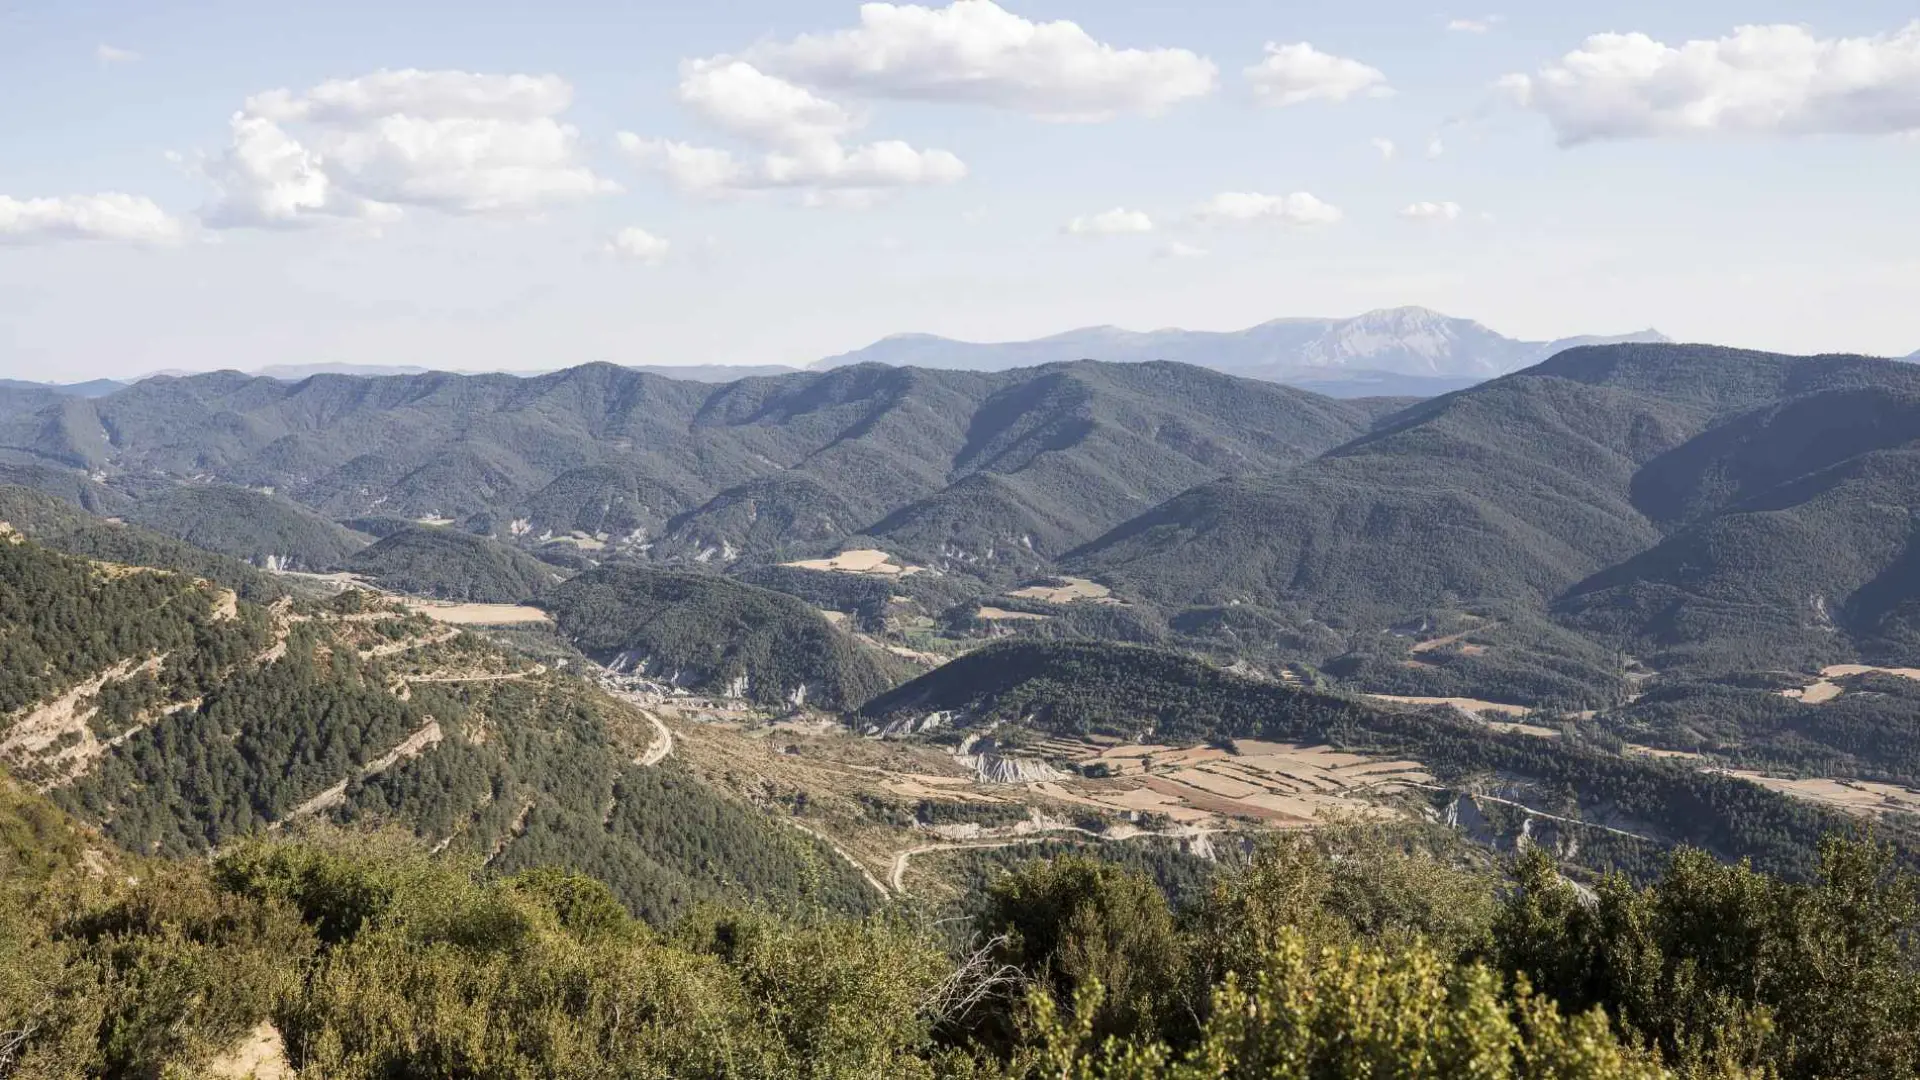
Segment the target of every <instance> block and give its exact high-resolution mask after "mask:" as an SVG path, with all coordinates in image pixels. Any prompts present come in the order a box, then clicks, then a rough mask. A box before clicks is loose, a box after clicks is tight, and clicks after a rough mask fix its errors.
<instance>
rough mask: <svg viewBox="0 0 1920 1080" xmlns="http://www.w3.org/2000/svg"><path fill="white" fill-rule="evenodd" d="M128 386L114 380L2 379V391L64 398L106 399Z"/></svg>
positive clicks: (0, 381) (0, 388)
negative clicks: (59, 381)
mask: <svg viewBox="0 0 1920 1080" xmlns="http://www.w3.org/2000/svg"><path fill="white" fill-rule="evenodd" d="M126 386H127V384H126V383H124V382H119V381H116V380H114V379H95V380H93V381H92V382H82V383H44V382H32V381H29V380H26V379H0V390H9V391H28V392H31V391H40V392H44V393H48V394H59V395H62V396H64V397H82V398H95V397H105V396H107V395H108V394H111V393H113V392H114V391H115V390H122V389H125V388H126Z"/></svg>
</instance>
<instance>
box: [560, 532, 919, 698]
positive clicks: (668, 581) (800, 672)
mask: <svg viewBox="0 0 1920 1080" xmlns="http://www.w3.org/2000/svg"><path fill="white" fill-rule="evenodd" d="M541 604H542V606H544V607H545V608H546V609H547V610H548V611H549V612H551V613H552V614H553V618H554V621H555V623H557V624H558V625H559V627H560V630H561V632H562V633H564V634H566V635H567V636H568V637H569V638H571V639H572V640H573V642H574V644H575V645H577V646H578V647H579V648H580V650H581V651H582V652H585V653H587V654H588V655H589V656H592V657H594V658H596V659H598V660H601V661H602V662H618V663H620V664H621V666H635V667H638V668H641V669H643V670H645V671H647V672H649V673H652V674H654V675H656V676H658V677H660V678H663V679H667V678H673V677H674V676H676V675H677V676H678V679H679V681H680V682H681V683H682V684H683V685H688V686H693V687H697V688H703V689H709V690H724V689H725V688H727V687H728V686H729V685H730V684H735V683H737V682H738V681H740V680H744V694H745V696H747V697H749V698H751V699H753V700H755V701H759V702H763V703H767V704H780V703H786V702H789V701H792V700H793V699H794V698H795V697H796V696H798V695H801V694H802V693H804V698H803V700H804V701H805V702H806V703H808V704H812V705H816V706H822V707H827V708H847V707H851V706H853V705H856V704H858V703H860V702H862V701H865V700H866V699H868V698H870V697H872V696H873V695H875V694H878V693H880V692H882V691H884V690H886V689H887V688H889V687H891V686H893V685H894V684H895V683H896V682H898V681H899V680H900V679H901V678H902V677H904V676H905V675H906V674H907V673H908V672H909V671H910V670H911V669H910V668H908V667H907V666H906V665H905V664H904V663H903V662H902V661H900V660H898V659H897V658H895V657H893V656H891V655H889V654H886V653H883V652H881V651H880V650H878V649H873V648H869V647H866V646H863V645H861V644H860V643H859V642H856V641H855V640H854V639H852V638H851V637H848V636H847V635H845V634H843V633H841V632H840V631H838V630H836V629H834V628H833V627H832V626H831V625H829V624H828V623H827V621H826V620H825V619H824V618H822V617H821V615H820V613H819V612H817V611H815V610H813V609H812V608H810V607H808V606H807V605H806V604H805V603H804V602H802V601H800V600H798V599H795V598H794V597H791V596H787V595H785V594H782V593H776V592H770V591H768V590H765V589H758V588H754V587H753V586H751V585H744V584H741V583H740V582H737V581H732V580H729V579H727V578H722V577H716V576H711V575H703V574H688V573H678V572H671V571H661V570H647V569H641V568H638V567H607V568H604V569H600V570H595V571H591V572H589V573H585V574H582V575H580V576H579V577H576V578H574V579H573V580H571V581H569V582H567V583H566V584H564V585H560V586H558V587H556V588H554V589H553V590H552V591H550V592H549V593H548V594H547V595H546V596H545V597H543V598H542V600H541ZM803 687H804V688H805V689H804V691H802V688H803Z"/></svg>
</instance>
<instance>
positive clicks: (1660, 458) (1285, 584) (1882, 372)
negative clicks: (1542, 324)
mask: <svg viewBox="0 0 1920 1080" xmlns="http://www.w3.org/2000/svg"><path fill="white" fill-rule="evenodd" d="M1388 321H1391V320H1388ZM1468 325H1469V326H1471V324H1468ZM1442 331H1444V332H1445V334H1451V335H1452V336H1451V337H1447V336H1445V334H1443V333H1442ZM1467 333H1468V332H1467V331H1462V330H1460V329H1459V328H1458V327H1456V326H1453V325H1451V324H1449V323H1446V322H1444V321H1443V322H1442V323H1441V324H1438V325H1437V327H1436V328H1435V329H1434V335H1433V336H1432V337H1430V338H1428V339H1426V340H1427V341H1428V343H1429V344H1432V345H1435V349H1434V350H1430V351H1433V354H1434V356H1435V357H1438V356H1441V355H1442V353H1443V352H1444V350H1439V348H1438V345H1439V344H1444V343H1445V342H1447V341H1451V342H1454V343H1458V342H1460V341H1462V340H1464V339H1465V338H1466V336H1467ZM1343 335H1344V336H1343ZM1321 337H1322V338H1323V339H1325V340H1327V341H1332V340H1335V339H1338V340H1340V341H1344V342H1346V343H1347V344H1348V346H1349V348H1348V349H1347V354H1357V350H1358V349H1359V348H1360V346H1359V345H1357V344H1355V343H1356V342H1364V340H1365V338H1364V336H1363V335H1358V334H1357V333H1355V332H1354V331H1353V328H1352V327H1348V328H1345V330H1341V329H1340V328H1331V329H1323V330H1322V331H1321ZM1449 347H1451V346H1449ZM1322 355H1332V354H1331V353H1322ZM1374 355H1375V356H1378V355H1381V354H1380V353H1379V352H1377V351H1376V352H1375V353H1374ZM1446 355H1452V354H1446ZM1483 355H1491V354H1483ZM1509 355H1513V354H1509ZM1503 362H1504V361H1503ZM1455 363H1466V361H1463V360H1457V359H1456V360H1447V361H1446V362H1445V363H1444V364H1443V363H1442V362H1441V361H1440V360H1438V359H1434V360H1433V361H1432V363H1431V365H1430V366H1429V368H1428V370H1429V371H1441V372H1444V371H1449V370H1452V371H1457V370H1460V369H1459V368H1458V367H1448V366H1446V365H1447V364H1455ZM1487 363H1492V361H1487ZM1431 377H1432V378H1442V377H1444V376H1441V375H1433V376H1431ZM0 482H10V483H17V484H25V485H30V486H32V487H35V488H38V489H39V490H42V491H47V492H52V493H55V494H59V495H61V496H62V497H64V498H69V499H73V500H75V501H78V502H80V503H82V504H83V505H86V506H89V507H97V508H98V512H101V513H110V514H112V515H114V516H116V517H121V518H124V519H125V520H127V521H131V522H136V523H141V524H147V525H150V526H151V527H153V528H156V529H161V530H164V531H167V532H169V533H171V534H173V535H176V536H181V537H185V538H188V539H190V540H191V541H192V542H194V543H198V544H203V545H206V546H208V547H211V548H213V549H215V550H217V551H220V552H222V553H224V554H228V555H232V556H235V557H238V558H244V559H249V560H253V561H256V562H269V563H272V564H274V565H283V566H284V565H289V564H291V565H303V566H313V565H320V564H323V563H326V562H328V561H334V560H338V559H340V558H341V557H342V553H343V552H345V551H347V550H348V549H349V547H351V546H352V545H354V544H357V543H358V542H359V540H358V539H357V538H356V537H354V536H351V535H348V534H346V533H344V532H343V531H342V530H340V529H339V528H338V526H337V524H336V523H345V524H347V525H348V526H350V527H351V528H352V529H353V530H354V531H355V532H357V533H362V534H367V535H380V536H386V535H389V534H390V533H391V532H392V528H391V527H392V526H395V525H398V524H405V523H409V522H416V521H431V522H435V523H441V524H451V525H456V526H458V527H459V528H461V529H463V530H465V531H468V532H471V533H474V534H477V535H482V536H487V537H490V538H492V539H493V540H495V541H498V542H500V543H504V544H509V545H512V546H516V547H520V548H522V549H526V550H527V551H529V552H535V553H538V554H539V555H540V556H541V557H543V558H545V559H547V560H548V561H550V562H557V563H558V564H560V565H568V566H572V565H582V566H584V565H586V564H588V563H591V562H605V561H620V560H626V561H633V562H643V563H654V564H669V565H674V566H681V567H697V568H701V569H704V570H708V571H719V570H732V571H736V572H741V573H746V572H750V571H753V570H755V569H757V568H761V567H765V566H766V565H767V564H770V563H781V562H791V561H797V560H805V559H811V558H815V557H818V556H821V555H825V554H832V553H835V552H838V551H842V550H848V549H860V548H880V549H883V550H884V551H886V552H888V553H890V554H892V555H894V556H896V557H897V558H898V559H899V560H900V561H901V563H902V564H908V565H917V566H924V567H928V568H930V569H932V570H936V571H939V572H940V575H941V576H944V577H945V578H947V579H948V580H960V579H965V580H970V581H972V582H974V583H976V585H975V587H976V588H988V589H995V588H1002V587H1005V586H1007V585H1009V584H1012V583H1013V582H1014V581H1015V580H1017V579H1027V578H1030V577H1033V576H1035V575H1049V574H1054V573H1058V572H1065V573H1070V574H1074V575H1076V576H1080V577H1084V578H1088V579H1091V580H1094V581H1096V582H1099V583H1101V584H1103V585H1106V586H1108V587H1110V588H1112V589H1113V590H1114V593H1115V595H1117V596H1119V597H1122V598H1123V599H1124V600H1125V602H1126V605H1127V607H1126V609H1125V610H1124V611H1122V610H1120V609H1117V608H1116V609H1109V610H1108V611H1106V612H1104V613H1103V619H1104V621H1106V622H1109V623H1112V622H1115V621H1116V620H1127V621H1129V625H1130V627H1131V628H1130V629H1128V630H1127V633H1128V634H1130V635H1134V637H1133V638H1130V639H1139V640H1153V635H1155V634H1169V633H1171V634H1174V635H1177V636H1179V637H1180V638H1181V639H1182V640H1187V641H1193V640H1201V641H1206V642H1210V643H1215V644H1218V646H1219V647H1220V648H1221V649H1222V650H1224V651H1228V652H1232V653H1235V654H1247V653H1249V652H1259V651H1261V650H1273V649H1282V650H1283V651H1285V652H1287V653H1288V654H1290V655H1296V656H1298V655H1305V656H1308V657H1309V658H1311V660H1312V661H1313V662H1314V663H1316V664H1328V663H1333V662H1335V661H1336V660H1339V659H1340V658H1342V657H1343V656H1345V657H1347V666H1346V667H1343V668H1340V669H1339V670H1338V671H1337V672H1336V674H1337V675H1338V676H1339V677H1341V678H1351V679H1355V680H1357V681H1359V682H1361V683H1363V684H1365V685H1368V686H1369V687H1370V688H1373V689H1377V690H1379V691H1380V692H1395V693H1421V692H1428V693H1431V692H1433V691H1434V690H1436V689H1445V690H1447V691H1448V692H1449V693H1451V694H1461V693H1464V692H1465V691H1466V690H1468V689H1472V688H1474V687H1475V686H1479V687H1485V686H1486V685H1488V680H1487V679H1485V678H1482V677H1481V676H1474V677H1473V678H1472V679H1469V678H1468V673H1469V672H1470V671H1473V670H1482V669H1485V668H1486V667H1487V666H1488V665H1490V664H1493V663H1494V662H1495V661H1493V660H1488V659H1484V658H1483V654H1481V653H1471V654H1462V656H1461V657H1460V658H1459V659H1457V660H1456V661H1454V663H1456V664H1457V665H1458V666H1457V667H1456V668H1446V667H1445V666H1444V665H1439V666H1436V665H1433V664H1427V663H1420V664H1416V665H1414V666H1411V667H1409V666H1408V665H1407V664H1405V663H1402V662H1401V658H1400V657H1397V656H1395V655H1393V654H1392V653H1391V652H1390V651H1381V650H1379V649H1375V648H1374V646H1372V645H1369V644H1367V642H1366V640H1365V635H1367V634H1373V633H1379V632H1385V631H1393V632H1395V633H1398V632H1399V628H1403V627H1409V626H1411V627H1425V626H1429V625H1454V626H1456V628H1457V629H1465V628H1467V627H1468V626H1478V627H1482V628H1483V632H1484V633H1485V634H1486V635H1489V637H1491V636H1492V635H1494V634H1495V632H1496V631H1495V630H1494V629H1493V628H1496V627H1498V628H1503V629H1500V630H1499V631H1498V633H1500V634H1504V635H1507V637H1508V639H1510V642H1511V643H1510V644H1505V645H1503V644H1502V643H1501V640H1497V639H1496V640H1488V639H1487V638H1483V639H1482V640H1480V641H1478V642H1476V643H1475V644H1476V647H1480V646H1486V645H1491V646H1492V647H1493V648H1494V650H1495V652H1494V654H1493V655H1495V656H1496V657H1498V656H1501V655H1503V652H1502V650H1504V655H1505V656H1507V657H1509V658H1519V659H1517V660H1511V659H1510V660H1508V661H1504V663H1505V666H1504V667H1503V669H1502V670H1503V672H1504V673H1505V674H1503V676H1502V678H1504V679H1507V681H1506V682H1504V683H1501V685H1507V686H1510V687H1515V688H1517V689H1513V690H1511V691H1510V692H1511V694H1512V695H1513V696H1515V697H1518V698H1520V700H1522V701H1538V700H1547V699H1552V700H1561V701H1574V700H1581V701H1588V702H1592V701H1596V700H1602V701H1603V700H1606V699H1608V698H1609V696H1610V695H1612V694H1613V693H1614V692H1615V690H1616V689H1617V688H1616V687H1615V686H1614V683H1615V682H1617V680H1618V678H1619V676H1618V674H1617V669H1618V662H1617V660H1616V659H1614V658H1615V657H1617V656H1618V655H1619V654H1620V653H1626V654H1628V655H1632V656H1636V657H1640V658H1642V659H1643V660H1645V661H1646V662H1647V663H1648V664H1649V665H1652V666H1656V667H1657V669H1658V670H1663V671H1665V670H1676V669H1680V668H1685V669H1691V670H1704V669H1712V670H1730V669H1743V670H1757V669H1762V668H1783V669H1787V670H1795V671H1808V670H1817V669H1818V668H1819V666H1820V665H1823V664H1828V663H1840V662H1848V661H1852V660H1855V659H1859V658H1871V659H1874V660H1876V661H1879V662H1886V663H1892V664H1894V665H1895V666H1904V665H1907V664H1910V663H1913V662H1915V661H1916V660H1920V651H1916V650H1920V367H1916V366H1915V365H1913V364H1909V363H1902V362H1896V361H1889V360H1876V359H1871V358H1866V357H1844V356H1820V357H1799V358H1796V357H1783V356H1775V355H1770V354H1764V353H1753V352H1744V351H1738V350H1730V349H1719V348H1713V347H1708V346H1683V345H1670V344H1625V345H1602V346H1587V347H1578V348H1572V349H1568V350H1565V351H1563V352H1560V353H1558V354H1557V355H1556V356H1554V357H1553V358H1552V359H1550V360H1548V361H1545V362H1543V363H1540V364H1536V365H1534V366H1532V367H1530V368H1527V369H1524V370H1523V371H1521V372H1517V373H1514V374H1511V375H1505V376H1500V377H1498V378H1494V379H1491V380H1487V381H1485V382H1483V383H1482V384H1481V385H1478V386H1475V387H1473V388H1471V389H1468V390H1464V391H1462V392H1459V393H1456V394H1451V395H1448V396H1445V397H1440V398H1435V399H1430V400H1425V401H1421V402H1419V403H1417V404H1416V403H1413V402H1410V401H1408V400H1406V399H1403V398H1379V397H1374V398H1359V399H1349V400H1334V399H1331V398H1329V397H1326V396H1322V395H1317V394H1314V393H1311V392H1308V391H1304V390H1300V389H1297V388H1294V387H1288V386H1281V385H1276V384H1274V383H1272V382H1266V381H1260V380H1254V379H1246V378H1239V377H1235V376H1231V375H1227V374H1224V373H1221V372H1218V371H1213V370H1209V369H1206V368H1202V367H1197V366H1193V365H1188V364H1180V363H1173V362H1162V361H1155V362H1145V363H1141V362H1129V363H1106V362H1100V361H1074V362H1071V363H1055V364H1046V365H1042V366H1039V367H1033V368H1019V369H1013V370H1008V371H997V372H980V371H959V370H929V369H926V368H923V367H908V368H894V367H886V366H882V365H879V364H861V365H856V366H851V367H837V368H833V369H831V370H826V371H813V372H795V373H791V374H786V375H780V376H776V377H771V378H750V379H741V380H737V381H734V382H730V383H726V384H721V385H711V384H703V383H697V382H692V381H688V380H684V379H671V378H663V377H660V376H657V375H651V374H646V373H642V372H637V371H632V370H629V369H625V368H620V367H616V366H614V365H611V364H596V365H588V366H585V367H580V368H574V369H570V370H567V371H561V372H555V373H553V374H550V375H543V376H539V377H534V378H523V377H514V376H507V375H451V374H444V373H441V374H425V375H408V376H398V377H393V378H381V379H369V378H361V377H353V376H343V375H333V376H324V377H317V378H310V379H307V380H304V381H299V382H286V381H282V380H276V379H271V378H266V377H262V376H246V375H241V374H239V373H236V372H219V373H214V374H209V375H197V376H192V377H188V378H153V379H148V380H145V381H143V382H141V383H138V384H136V385H134V386H131V387H128V388H127V389H125V390H122V391H120V392H118V393H115V394H111V395H108V396H106V397H102V398H95V399H79V398H73V397H57V396H54V397H49V396H48V395H47V393H46V392H45V391H42V390H31V389H30V390H24V391H0ZM168 484H185V485H189V488H188V489H186V490H185V491H182V490H170V489H168V488H167V487H166V486H165V485H168ZM156 485H157V487H156ZM215 485H220V486H218V487H216V486H215ZM248 489H251V490H248ZM383 522H384V523H383ZM487 550H489V551H490V550H491V549H487ZM435 558H440V556H435ZM490 559H491V556H488V557H487V558H482V559H479V560H478V561H477V562H476V563H475V565H479V564H480V563H485V562H488V561H489V560H490ZM470 561H471V560H470ZM494 561H497V560H494ZM508 569H509V570H510V569H511V568H510V567H509V568H508ZM928 576H929V577H932V576H933V575H928ZM456 577H458V578H459V581H460V582H465V581H467V580H468V579H470V578H476V577H477V574H476V573H467V572H465V571H462V572H461V573H460V574H459V575H456ZM456 583H458V582H456ZM509 583H510V582H509ZM468 594H472V595H477V593H473V592H472V590H471V589H469V590H468V593H466V594H462V595H468ZM953 603H954V600H953V599H952V598H949V599H948V600H947V601H946V602H945V604H944V606H941V607H939V608H938V610H940V611H946V610H947V609H948V608H950V607H951V606H952V605H953ZM956 617H957V616H956ZM1469 617H1470V619H1471V620H1477V621H1468V622H1459V621H1458V620H1462V619H1469ZM1449 620H1455V621H1454V622H1449ZM1414 632H1417V631H1414ZM1543 643H1544V644H1543ZM1368 649H1372V650H1373V651H1372V652H1368V651H1366V650H1368ZM1542 650H1545V651H1542ZM1556 650H1557V651H1556ZM1368 657H1372V659H1371V660H1369V659H1368ZM1516 664H1519V665H1523V666H1524V667H1525V670H1524V672H1522V673H1520V674H1515V672H1520V671H1521V668H1520V667H1516V666H1515V665H1516ZM1367 665H1372V666H1370V667H1369V666H1367ZM1605 672H1612V673H1611V674H1605V675H1604V677H1601V676H1600V675H1596V674H1594V673H1605ZM1482 675H1484V670H1482ZM1509 676H1510V678H1508V677H1509ZM1453 679H1457V680H1458V683H1459V685H1457V686H1456V685H1454V684H1453V683H1448V682H1446V681H1445V680H1453ZM1465 696H1484V695H1481V694H1466V695H1465ZM1502 700H1504V699H1502Z"/></svg>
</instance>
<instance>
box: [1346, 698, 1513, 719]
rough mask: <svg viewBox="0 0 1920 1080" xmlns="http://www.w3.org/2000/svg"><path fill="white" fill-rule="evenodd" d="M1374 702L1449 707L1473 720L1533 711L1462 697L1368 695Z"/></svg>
mask: <svg viewBox="0 0 1920 1080" xmlns="http://www.w3.org/2000/svg"><path fill="white" fill-rule="evenodd" d="M1367 697H1370V698H1372V699H1373V700H1375V701H1387V702H1392V703H1393V704H1395V705H1451V706H1453V707H1454V708H1456V709H1459V710H1460V711H1461V712H1463V713H1470V714H1472V715H1473V717H1474V718H1475V719H1480V718H1482V717H1484V716H1486V715H1488V714H1493V715H1495V716H1525V715H1527V714H1528V713H1530V712H1532V711H1533V710H1532V709H1530V708H1528V707H1527V706H1525V705H1505V704H1502V703H1500V702H1498V701H1481V700H1480V699H1478V698H1464V697H1406V696H1404V695H1401V694H1368V695H1367Z"/></svg>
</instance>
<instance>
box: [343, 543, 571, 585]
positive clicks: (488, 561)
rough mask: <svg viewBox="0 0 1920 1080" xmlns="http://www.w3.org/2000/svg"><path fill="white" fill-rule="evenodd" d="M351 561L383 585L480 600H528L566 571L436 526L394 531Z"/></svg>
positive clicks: (353, 566)
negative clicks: (560, 570)
mask: <svg viewBox="0 0 1920 1080" xmlns="http://www.w3.org/2000/svg"><path fill="white" fill-rule="evenodd" d="M346 565H347V567H348V568H349V569H351V570H352V571H353V572H355V573H357V574H360V575H362V576H364V577H366V578H367V579H368V580H370V581H372V582H373V583H375V584H376V585H379V586H380V587H381V588H383V589H390V590H392V591H394V592H403V593H411V594H413V595H415V596H431V597H435V598H437V599H441V600H460V601H465V602H468V603H479V604H518V603H524V602H525V601H528V600H531V599H533V598H534V597H535V596H538V595H539V594H540V593H541V591H542V590H544V589H546V588H547V587H548V586H551V585H552V584H554V583H555V582H557V581H559V580H560V576H561V575H560V573H559V572H558V571H557V570H556V569H555V568H554V567H552V566H549V565H547V564H546V563H543V562H541V561H540V560H538V559H536V558H534V557H533V556H531V555H528V554H527V553H525V552H523V551H519V550H516V549H514V548H510V547H508V546H506V545H505V544H501V543H497V542H495V541H493V540H490V539H488V538H486V537H484V536H475V535H473V534H471V533H464V532H460V531H459V530H457V529H447V528H435V527H433V526H430V525H405V526H402V527H400V528H398V529H396V530H394V531H392V532H389V533H387V535H385V536H383V537H381V538H380V539H379V540H378V541H376V542H375V543H373V544H372V545H370V546H368V547H366V548H363V549H361V550H360V551H359V552H357V553H355V554H354V556H353V557H352V558H351V559H349V560H347V563H346Z"/></svg>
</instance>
